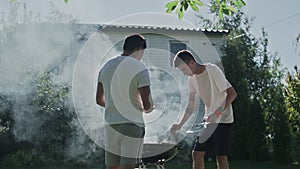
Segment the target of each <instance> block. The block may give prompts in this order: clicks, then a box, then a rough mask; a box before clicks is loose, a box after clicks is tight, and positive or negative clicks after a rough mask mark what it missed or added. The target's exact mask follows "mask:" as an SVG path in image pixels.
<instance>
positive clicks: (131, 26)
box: [100, 24, 229, 33]
mask: <svg viewBox="0 0 300 169" xmlns="http://www.w3.org/2000/svg"><path fill="white" fill-rule="evenodd" d="M100 27H101V29H105V28H124V29H126V28H128V29H161V30H173V31H201V32H214V33H228V32H229V30H215V29H203V28H180V27H170V26H147V25H116V24H100Z"/></svg>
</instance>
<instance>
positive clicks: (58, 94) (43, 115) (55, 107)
mask: <svg viewBox="0 0 300 169" xmlns="http://www.w3.org/2000/svg"><path fill="white" fill-rule="evenodd" d="M33 82H34V89H35V91H34V95H33V103H32V105H33V106H34V107H37V108H38V114H37V116H38V117H37V118H40V119H41V120H43V123H42V125H41V127H40V129H39V132H38V133H37V135H36V136H35V139H34V144H36V146H37V147H38V148H39V149H42V150H43V151H46V152H49V153H59V152H62V151H63V150H64V147H65V144H66V141H67V139H68V138H69V137H71V135H72V132H73V131H72V127H71V125H70V123H71V122H72V120H73V118H74V117H75V113H74V112H73V111H72V109H70V106H69V105H68V104H69V102H68V101H69V100H70V98H69V97H70V96H69V87H68V86H67V85H64V84H56V83H54V82H53V80H52V79H51V78H50V75H49V74H47V73H45V74H40V75H38V76H37V77H36V78H35V79H34V81H33Z"/></svg>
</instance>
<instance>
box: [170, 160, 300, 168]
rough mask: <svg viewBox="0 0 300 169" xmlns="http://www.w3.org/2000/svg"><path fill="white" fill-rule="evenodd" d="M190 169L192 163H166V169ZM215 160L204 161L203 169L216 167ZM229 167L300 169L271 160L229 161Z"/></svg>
mask: <svg viewBox="0 0 300 169" xmlns="http://www.w3.org/2000/svg"><path fill="white" fill-rule="evenodd" d="M168 168H170V169H191V168H192V164H191V163H187V164H180V163H176V162H172V163H171V162H170V163H169V164H166V169H168ZM216 168H217V167H216V163H215V162H206V163H205V169H216ZM230 169H300V165H280V164H274V163H272V162H250V161H231V162H230Z"/></svg>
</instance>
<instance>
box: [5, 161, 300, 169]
mask: <svg viewBox="0 0 300 169" xmlns="http://www.w3.org/2000/svg"><path fill="white" fill-rule="evenodd" d="M205 166H206V167H205V169H216V163H215V162H206V165H205ZM150 168H151V169H155V167H154V166H151V167H149V169H150ZM165 168H166V169H191V168H192V164H191V163H179V162H176V161H170V162H168V163H166V165H165ZM0 169H104V168H93V167H63V166H47V167H21V168H18V167H2V166H0ZM230 169H300V165H279V164H274V163H272V162H249V161H232V162H230Z"/></svg>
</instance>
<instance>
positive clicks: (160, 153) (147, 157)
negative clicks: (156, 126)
mask: <svg viewBox="0 0 300 169" xmlns="http://www.w3.org/2000/svg"><path fill="white" fill-rule="evenodd" d="M178 150H180V148H179V146H178V145H176V144H171V143H144V148H143V154H142V159H141V162H140V164H139V166H138V169H146V168H147V167H149V166H151V165H152V166H153V165H154V166H156V168H157V169H165V167H164V163H165V162H166V161H169V160H171V159H172V158H173V157H175V156H176V154H177V151H178Z"/></svg>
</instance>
